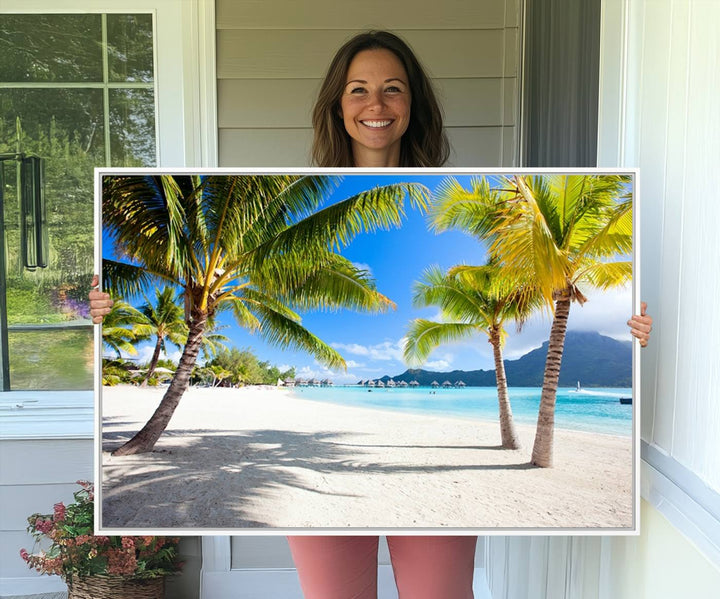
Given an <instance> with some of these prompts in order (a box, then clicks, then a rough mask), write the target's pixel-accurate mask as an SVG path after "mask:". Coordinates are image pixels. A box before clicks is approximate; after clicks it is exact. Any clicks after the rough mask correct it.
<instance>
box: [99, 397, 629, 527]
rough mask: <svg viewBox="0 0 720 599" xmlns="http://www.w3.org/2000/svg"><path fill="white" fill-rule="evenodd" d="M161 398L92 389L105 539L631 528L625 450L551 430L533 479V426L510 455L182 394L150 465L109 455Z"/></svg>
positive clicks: (349, 414) (493, 432) (443, 437)
mask: <svg viewBox="0 0 720 599" xmlns="http://www.w3.org/2000/svg"><path fill="white" fill-rule="evenodd" d="M163 393H164V390H163V389H139V388H137V387H129V386H119V387H110V388H104V389H103V394H102V413H103V455H102V474H103V490H102V500H103V503H102V526H103V529H118V528H132V529H148V530H150V529H152V530H156V529H161V528H204V529H226V528H231V529H239V528H246V529H247V528H252V529H256V528H258V527H261V528H281V529H288V528H295V527H303V528H305V527H313V528H315V527H322V528H324V527H330V528H347V527H370V528H396V527H397V528H434V527H463V528H489V527H493V528H494V527H500V528H516V527H521V528H528V527H529V528H536V527H551V528H573V529H574V528H628V527H632V524H633V523H632V508H633V494H632V488H633V484H632V442H631V439H630V438H625V437H615V436H611V435H601V434H591V433H580V432H569V431H564V430H556V432H555V453H554V456H555V457H554V462H555V466H554V467H553V468H551V469H541V468H535V467H532V466H530V464H529V460H530V453H531V450H532V443H533V439H534V434H535V429H534V427H529V426H518V430H519V433H520V436H521V440H522V444H523V448H522V449H520V450H515V451H509V450H502V449H500V448H499V443H500V441H499V440H500V432H499V426H498V424H497V423H495V422H486V421H477V422H475V421H470V420H462V419H453V418H442V417H436V416H425V415H407V414H401V413H395V412H389V411H379V410H372V409H366V408H356V407H346V406H339V405H337V406H336V405H329V404H326V403H322V402H316V401H310V400H306V399H300V398H298V397H296V396H294V395H293V394H292V392H291V391H289V390H283V389H275V388H244V389H190V390H189V391H188V392H187V393H186V394H185V396H184V397H183V398H182V400H181V402H180V405H179V406H178V409H177V411H176V412H175V415H174V416H173V419H172V421H171V422H170V425H169V427H168V429H167V430H166V431H165V433H164V434H163V436H162V437H161V438H160V440H159V441H158V443H157V445H156V446H155V450H154V451H153V452H151V453H147V454H139V455H134V456H125V457H114V456H111V455H110V453H109V452H110V451H112V450H113V449H115V448H117V447H119V446H120V445H121V444H122V443H123V442H124V441H126V440H127V439H129V438H130V437H131V436H132V434H134V433H135V432H137V431H138V430H139V429H140V428H141V427H142V425H143V424H144V423H145V422H146V420H147V419H148V417H149V416H150V415H151V414H152V412H153V411H154V409H155V408H156V407H157V405H158V403H159V401H160V399H161V397H162V394H163Z"/></svg>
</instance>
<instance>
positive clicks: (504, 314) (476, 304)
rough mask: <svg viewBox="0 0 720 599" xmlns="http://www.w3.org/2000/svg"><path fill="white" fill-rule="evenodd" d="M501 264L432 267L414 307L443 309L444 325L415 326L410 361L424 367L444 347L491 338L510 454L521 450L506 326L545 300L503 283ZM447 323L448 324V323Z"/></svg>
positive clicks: (411, 332) (418, 321) (419, 321)
mask: <svg viewBox="0 0 720 599" xmlns="http://www.w3.org/2000/svg"><path fill="white" fill-rule="evenodd" d="M500 276H501V273H500V270H499V269H498V267H497V266H496V265H495V264H492V263H489V264H487V265H485V266H481V267H467V266H461V267H456V268H455V269H451V271H450V273H448V274H445V273H443V272H442V271H441V270H440V268H439V267H431V268H430V269H428V270H427V271H426V272H425V273H424V275H423V280H422V281H421V282H419V283H416V285H415V288H414V295H413V304H414V305H415V306H418V307H423V306H439V307H440V308H441V309H442V315H443V321H441V322H435V321H431V320H426V319H422V318H418V319H415V320H414V321H412V322H411V323H410V327H409V330H408V334H407V336H406V342H405V347H404V353H405V359H406V360H407V361H410V362H423V361H424V360H426V359H427V357H428V356H429V355H430V353H431V352H432V351H433V350H434V349H436V348H437V347H438V346H439V345H441V344H442V343H448V342H452V341H457V340H459V339H464V338H467V337H470V336H473V335H476V334H477V333H478V332H482V333H484V334H485V335H487V336H488V341H489V342H490V344H491V345H492V348H493V357H494V359H495V382H496V384H497V394H498V410H499V415H500V437H501V441H502V446H503V447H504V448H506V449H519V448H520V440H519V438H518V435H517V431H516V430H515V425H514V423H513V416H512V408H511V406H510V397H509V395H508V388H507V378H506V377H505V365H504V363H503V357H502V345H503V343H504V340H505V337H506V333H505V329H504V326H503V325H504V323H505V322H506V321H507V320H509V319H512V320H515V321H516V322H518V323H522V321H523V320H524V319H525V318H526V317H527V316H528V315H529V314H530V313H531V312H532V311H533V310H534V309H536V308H537V307H538V299H539V296H538V295H537V294H533V293H532V292H530V291H529V290H528V288H527V287H526V286H523V285H517V284H510V283H508V282H503V281H502V280H501V278H500ZM445 319H447V320H445Z"/></svg>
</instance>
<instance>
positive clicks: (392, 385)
mask: <svg viewBox="0 0 720 599" xmlns="http://www.w3.org/2000/svg"><path fill="white" fill-rule="evenodd" d="M387 386H388V387H395V386H396V383H395V381H394V380H392V379H390V380H389V381H388V382H387Z"/></svg>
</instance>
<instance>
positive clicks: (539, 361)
mask: <svg viewBox="0 0 720 599" xmlns="http://www.w3.org/2000/svg"><path fill="white" fill-rule="evenodd" d="M547 348H548V342H547V341H546V342H545V343H543V344H542V346H541V347H539V348H537V349H534V350H532V351H530V352H528V353H527V354H525V355H524V356H523V357H521V358H518V359H517V360H505V361H504V362H505V374H506V376H507V380H508V386H510V387H542V381H543V373H544V371H545V358H546V356H547ZM390 379H392V380H394V381H395V382H400V381H406V382H408V383H409V382H410V381H412V380H416V381H417V382H419V383H420V384H421V385H430V383H432V381H437V382H438V383H440V384H441V385H442V384H443V383H444V382H445V381H450V382H451V383H452V384H455V383H456V382H457V381H463V382H464V383H465V384H466V385H468V386H471V387H494V386H495V370H494V369H493V370H470V371H464V370H453V371H451V372H432V371H429V370H422V369H416V368H411V369H408V370H406V371H405V372H403V373H402V374H400V375H397V376H393V377H390V376H387V375H385V376H384V377H382V378H381V379H380V380H381V381H383V382H385V383H386V382H387V381H388V380H390ZM578 381H580V383H581V384H582V386H583V387H631V386H632V343H630V342H629V341H617V340H615V339H612V338H611V337H605V336H604V335H600V334H599V333H593V332H581V331H568V332H567V335H566V337H565V350H564V351H563V360H562V366H561V368H560V381H559V383H558V384H559V386H560V387H575V385H576V384H577V382H578Z"/></svg>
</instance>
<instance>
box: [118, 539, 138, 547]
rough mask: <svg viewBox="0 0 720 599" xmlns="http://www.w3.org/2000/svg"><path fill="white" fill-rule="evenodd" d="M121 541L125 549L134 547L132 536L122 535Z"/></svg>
mask: <svg viewBox="0 0 720 599" xmlns="http://www.w3.org/2000/svg"><path fill="white" fill-rule="evenodd" d="M121 543H122V546H123V547H124V548H125V549H135V540H134V539H133V538H132V537H123V538H122V541H121Z"/></svg>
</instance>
